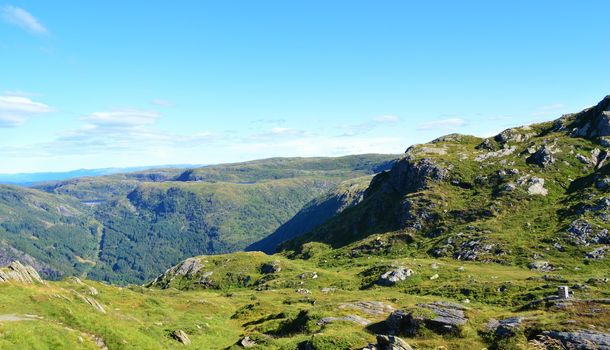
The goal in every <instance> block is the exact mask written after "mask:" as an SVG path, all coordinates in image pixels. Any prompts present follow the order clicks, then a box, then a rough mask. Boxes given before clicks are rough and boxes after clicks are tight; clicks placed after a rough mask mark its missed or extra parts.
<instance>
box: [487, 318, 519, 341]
mask: <svg viewBox="0 0 610 350" xmlns="http://www.w3.org/2000/svg"><path fill="white" fill-rule="evenodd" d="M523 320H524V318H523V317H509V318H505V319H502V320H495V319H491V320H489V322H488V323H487V330H488V331H489V332H491V333H493V335H494V337H498V338H509V337H513V336H515V335H516V334H517V332H518V331H519V330H520V329H521V324H522V323H523Z"/></svg>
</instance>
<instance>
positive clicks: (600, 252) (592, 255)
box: [586, 247, 606, 260]
mask: <svg viewBox="0 0 610 350" xmlns="http://www.w3.org/2000/svg"><path fill="white" fill-rule="evenodd" d="M605 254H606V247H599V248H595V249H593V250H592V251H590V252H588V253H587V254H586V258H587V259H595V260H601V259H603V258H604V257H605V256H606V255H605Z"/></svg>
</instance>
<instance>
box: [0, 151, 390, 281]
mask: <svg viewBox="0 0 610 350" xmlns="http://www.w3.org/2000/svg"><path fill="white" fill-rule="evenodd" d="M393 159H395V156H392V155H374V154H372V155H359V156H347V157H339V158H273V159H266V160H258V161H252V162H246V163H237V164H227V165H216V166H207V167H203V168H199V169H191V170H184V169H153V170H147V171H139V172H135V173H128V174H116V175H109V176H100V177H85V178H77V179H71V180H66V181H59V182H49V183H44V184H38V185H37V186H36V188H35V189H25V188H19V187H8V186H5V187H2V188H0V205H4V206H5V207H6V208H12V210H13V211H18V215H17V214H16V215H13V216H12V217H11V220H8V219H7V220H4V221H5V222H4V223H3V225H2V226H0V227H2V228H3V229H4V231H3V232H0V234H2V233H4V236H0V238H3V239H4V241H2V242H3V243H0V260H1V259H4V261H5V262H10V261H12V260H14V259H17V258H18V257H20V256H21V257H23V259H22V260H24V261H26V262H29V263H31V264H33V265H34V266H36V267H37V268H38V267H43V269H42V273H43V274H44V275H45V276H46V277H58V276H60V275H62V274H64V273H65V274H69V275H79V276H81V277H84V276H88V277H89V278H93V279H98V280H105V281H112V282H132V283H142V282H144V281H146V280H149V279H151V278H153V277H154V276H156V275H158V274H159V273H161V272H162V271H164V270H165V269H166V268H168V267H169V266H171V265H173V264H175V263H176V262H178V261H180V260H181V259H184V258H186V257H189V256H193V255H199V254H218V253H227V252H232V251H237V250H241V249H244V248H245V247H246V246H247V245H249V244H251V243H252V242H255V241H257V240H260V239H262V238H263V237H265V236H267V235H269V234H271V233H273V232H274V231H275V230H276V229H277V228H278V227H279V226H280V225H282V224H283V223H285V222H286V221H288V220H289V219H290V218H291V217H292V216H293V215H294V214H295V213H296V212H297V211H299V210H300V209H301V208H302V207H303V205H305V204H306V203H307V202H309V201H311V200H312V199H314V198H316V197H317V196H320V195H322V194H324V193H325V192H326V191H329V190H332V189H333V188H334V187H335V186H336V185H337V184H339V183H340V182H342V181H344V180H347V179H351V178H355V177H361V176H363V175H367V176H370V175H372V174H374V173H375V172H378V171H382V170H384V169H387V168H388V167H389V166H391V164H392V161H393ZM41 191H45V192H48V193H45V192H41ZM1 195H4V196H1ZM15 196H16V197H15ZM31 198H35V200H34V199H31ZM33 201H35V202H36V203H39V204H37V205H39V206H49V207H50V209H49V210H47V211H46V212H45V213H44V215H42V214H39V212H38V211H36V210H34V208H32V205H31V204H30V202H33ZM64 202H65V203H64ZM66 203H67V204H66ZM58 208H59V209H58ZM61 208H70V209H69V210H68V209H66V210H64V211H63V212H62V211H61ZM69 211H71V212H74V213H75V214H74V215H70V214H69V213H68V212H69ZM7 212H9V211H8V209H7ZM66 213H68V214H66ZM42 222H44V223H42ZM17 253H19V254H17ZM27 255H31V257H27V259H26V256H27ZM37 264H38V265H37Z"/></svg>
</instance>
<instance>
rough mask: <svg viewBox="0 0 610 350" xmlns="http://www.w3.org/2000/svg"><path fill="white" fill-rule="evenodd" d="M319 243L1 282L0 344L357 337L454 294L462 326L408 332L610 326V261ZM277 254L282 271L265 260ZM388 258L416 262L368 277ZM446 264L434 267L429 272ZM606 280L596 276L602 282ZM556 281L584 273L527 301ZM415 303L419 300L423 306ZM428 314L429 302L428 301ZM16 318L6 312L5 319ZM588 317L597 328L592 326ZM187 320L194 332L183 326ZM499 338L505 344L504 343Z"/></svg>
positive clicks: (339, 340) (519, 342)
mask: <svg viewBox="0 0 610 350" xmlns="http://www.w3.org/2000/svg"><path fill="white" fill-rule="evenodd" d="M324 264H325V263H324V260H323V258H322V255H317V254H312V255H311V256H310V257H309V259H307V260H303V259H287V258H285V257H283V256H279V255H275V256H267V255H265V254H262V253H233V254H229V255H217V256H203V257H198V258H194V259H189V260H187V262H186V263H185V264H182V265H180V266H177V267H176V268H174V269H173V270H171V271H168V273H166V274H165V275H163V276H161V277H160V278H159V279H158V280H157V281H155V282H154V283H153V285H152V286H151V287H148V288H143V287H135V286H131V287H128V288H120V287H116V286H108V285H104V284H101V283H98V282H93V281H80V280H76V279H73V278H69V279H66V280H65V281H61V282H49V283H48V284H47V285H41V284H32V285H25V284H19V283H15V282H10V283H0V347H1V348H10V349H53V348H70V349H98V348H101V347H103V346H107V348H108V349H113V350H121V349H182V348H193V349H201V348H205V349H240V348H243V346H242V345H240V343H241V342H242V341H243V340H244V338H245V337H248V339H249V340H250V341H253V342H255V343H256V345H253V347H252V348H253V349H302V348H303V347H305V346H307V348H309V349H316V350H320V349H361V348H363V347H365V346H366V345H367V344H369V343H375V334H376V333H386V332H388V327H389V323H388V322H387V321H386V320H387V319H388V317H389V315H390V314H391V312H392V310H422V311H421V312H424V309H422V306H421V305H422V304H429V303H434V302H439V301H445V302H446V301H449V302H454V303H458V304H459V305H461V306H463V308H464V314H465V317H466V319H467V321H466V323H465V324H464V325H463V326H461V327H460V329H459V334H460V335H459V336H452V335H448V334H438V333H436V332H435V331H433V330H430V329H427V328H425V327H422V328H421V329H420V330H419V331H418V333H416V334H415V335H411V336H406V335H403V334H400V336H401V337H403V338H404V339H406V340H407V341H408V343H409V344H410V345H411V346H413V347H414V348H416V349H438V348H439V347H440V346H443V347H445V348H447V349H458V350H459V349H473V348H477V349H482V348H486V347H487V348H498V349H525V348H530V349H535V348H534V347H528V345H527V344H528V343H529V342H530V341H534V340H536V339H538V336H539V335H541V334H542V333H543V332H544V331H548V330H563V331H574V330H575V329H580V328H582V327H583V326H584V325H588V326H587V327H593V326H594V327H595V330H596V331H598V332H608V331H610V330H609V329H608V325H610V308H609V305H608V304H603V303H601V302H600V303H596V302H593V300H597V299H600V298H608V297H610V295H609V293H608V288H607V286H608V284H607V282H603V281H602V279H601V277H603V276H604V272H601V271H597V272H595V271H592V270H588V271H586V272H583V271H580V272H577V273H574V274H572V273H571V274H563V273H551V274H549V273H543V272H537V271H531V270H528V269H524V268H520V267H513V266H504V265H496V264H494V265H490V264H485V263H479V262H459V261H455V260H453V259H430V258H408V257H401V258H388V257H384V256H373V257H361V258H358V259H354V260H353V262H352V264H351V265H349V266H347V265H345V266H341V267H324ZM268 265H273V266H275V271H273V272H272V271H271V270H265V266H268ZM391 266H407V267H409V268H411V269H413V271H414V274H413V277H412V278H411V279H408V280H405V281H402V282H399V283H397V284H395V285H394V286H380V285H375V284H371V283H370V281H371V280H374V279H375V278H377V277H378V274H377V273H376V271H385V269H387V268H389V267H391ZM435 275H438V276H439V277H438V278H432V277H433V276H435ZM594 281H600V282H594ZM557 284H568V285H587V286H589V287H588V288H582V289H579V290H575V297H577V298H578V299H585V300H589V301H588V302H579V301H576V300H574V301H572V302H570V303H564V304H563V305H560V304H559V303H557V304H555V303H554V302H552V301H548V302H547V303H542V304H532V305H530V306H527V305H528V303H530V302H531V301H534V300H536V299H538V298H542V297H544V296H548V295H551V294H554V293H555V292H556V290H555V288H556V285H557ZM418 305H419V306H418ZM424 315H425V312H424ZM508 317H521V318H523V322H522V323H521V325H520V327H519V328H518V329H516V330H515V335H514V336H511V337H507V338H501V337H500V338H497V337H495V336H494V335H493V334H490V331H489V328H488V327H489V326H488V324H489V323H490V320H492V319H497V320H503V319H506V318H508ZM6 320H10V321H6ZM591 329H592V328H591ZM176 331H183V332H184V334H186V336H187V337H188V340H189V341H190V342H191V344H190V345H187V346H185V345H183V344H181V343H180V342H179V341H178V340H177V339H176V338H175V337H174V334H175V332H176ZM497 346H499V347H497Z"/></svg>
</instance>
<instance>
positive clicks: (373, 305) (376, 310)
mask: <svg viewBox="0 0 610 350" xmlns="http://www.w3.org/2000/svg"><path fill="white" fill-rule="evenodd" d="M339 309H354V310H358V311H360V312H362V313H365V314H369V315H372V316H381V315H387V314H389V313H390V312H392V311H394V310H396V309H395V308H394V307H393V306H391V305H388V304H384V303H382V302H380V301H356V302H353V303H345V304H340V305H339Z"/></svg>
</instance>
